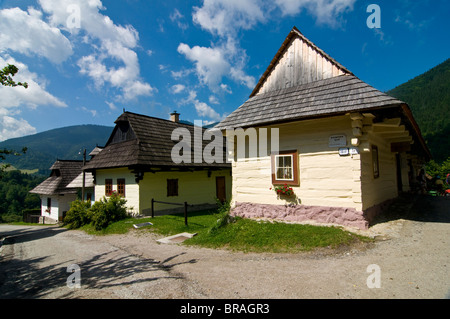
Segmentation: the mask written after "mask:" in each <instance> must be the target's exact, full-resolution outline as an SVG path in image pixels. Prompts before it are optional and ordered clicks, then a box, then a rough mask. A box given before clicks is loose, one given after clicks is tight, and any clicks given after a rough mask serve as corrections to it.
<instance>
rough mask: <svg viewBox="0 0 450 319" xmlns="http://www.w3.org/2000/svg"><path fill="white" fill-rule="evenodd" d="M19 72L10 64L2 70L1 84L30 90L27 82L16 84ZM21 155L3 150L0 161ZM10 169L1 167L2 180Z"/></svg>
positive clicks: (5, 165)
mask: <svg viewBox="0 0 450 319" xmlns="http://www.w3.org/2000/svg"><path fill="white" fill-rule="evenodd" d="M17 72H19V69H18V68H17V67H16V66H15V65H12V64H8V65H7V66H5V67H4V68H3V69H2V70H0V84H1V85H3V86H12V87H15V86H23V87H24V88H28V83H27V82H23V83H22V82H17V83H16V82H15V81H14V80H13V79H12V77H13V76H14V75H16V73H17ZM26 151H27V148H26V147H24V148H22V153H25V152H26ZM10 154H13V155H16V156H17V155H20V154H19V153H18V152H16V151H14V150H9V149H6V148H4V149H2V150H0V161H4V160H5V159H6V155H10ZM8 167H9V164H4V165H2V166H0V178H1V173H3V171H4V170H5V169H6V168H8Z"/></svg>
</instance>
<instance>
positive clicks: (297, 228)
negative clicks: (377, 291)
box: [81, 211, 370, 253]
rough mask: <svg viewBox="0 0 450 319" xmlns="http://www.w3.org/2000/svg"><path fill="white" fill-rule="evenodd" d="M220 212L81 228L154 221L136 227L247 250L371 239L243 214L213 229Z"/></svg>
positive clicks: (120, 229)
mask: <svg viewBox="0 0 450 319" xmlns="http://www.w3.org/2000/svg"><path fill="white" fill-rule="evenodd" d="M221 216H222V215H220V214H218V213H217V212H211V211H202V212H197V213H191V214H190V215H189V219H188V226H185V225H184V216H183V214H177V215H165V216H158V217H155V218H153V219H152V218H144V219H135V218H129V219H125V220H122V221H119V222H116V223H114V224H112V225H110V226H108V227H107V228H106V229H105V230H102V231H95V230H94V229H93V227H92V226H89V225H88V226H83V227H82V228H81V229H82V230H84V231H86V232H88V233H90V234H94V235H108V234H124V233H127V232H128V231H129V230H130V229H133V230H134V228H133V224H139V223H144V222H151V223H153V226H147V227H144V228H141V229H138V230H134V231H138V232H141V233H146V232H152V233H157V234H160V235H162V236H170V235H174V234H178V233H182V232H189V233H197V236H195V237H193V238H191V239H188V240H186V241H185V242H184V244H185V245H193V246H200V247H208V248H215V249H219V248H226V249H230V250H233V251H244V252H274V253H286V252H287V253H292V252H300V251H310V250H313V249H315V248H319V247H330V248H337V247H340V246H348V245H352V244H356V243H360V242H367V241H370V239H369V238H366V237H362V236H358V235H355V234H353V233H350V232H347V231H344V230H342V229H340V228H337V227H320V226H312V225H300V224H286V223H277V222H274V223H271V222H258V221H255V220H250V219H244V218H237V219H236V220H235V222H233V223H230V224H227V225H225V226H223V227H219V228H217V229H215V230H214V231H211V229H212V228H213V226H214V225H216V224H217V220H218V219H219V218H220V217H221Z"/></svg>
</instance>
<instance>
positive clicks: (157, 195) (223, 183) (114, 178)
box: [84, 112, 231, 215]
mask: <svg viewBox="0 0 450 319" xmlns="http://www.w3.org/2000/svg"><path fill="white" fill-rule="evenodd" d="M115 124H116V126H115V128H114V130H113V132H112V133H111V136H110V138H109V140H108V142H107V143H106V146H105V148H104V149H103V150H102V151H101V152H100V153H98V154H97V155H96V156H95V157H94V158H93V159H92V160H90V161H89V163H88V164H87V165H86V166H85V167H84V170H85V171H86V172H90V173H92V175H93V176H94V181H95V198H97V199H99V198H102V197H103V196H107V197H108V196H109V195H110V194H111V192H113V191H116V192H117V193H118V194H119V195H121V196H123V197H125V198H126V200H127V205H128V209H129V210H130V212H132V213H133V214H135V215H138V214H139V215H145V214H147V215H149V214H150V211H151V207H152V199H154V200H155V201H162V202H168V203H176V204H182V203H184V202H187V203H188V204H189V205H194V207H190V210H191V211H192V210H199V209H203V208H210V207H213V206H215V205H216V199H220V200H222V201H224V200H229V199H230V197H231V165H230V164H229V163H226V160H224V161H223V162H222V163H212V164H208V163H206V162H205V161H204V160H202V161H200V162H199V163H196V162H195V160H192V161H187V162H181V163H178V164H177V163H175V162H174V161H173V159H172V149H173V148H174V146H175V145H176V144H177V141H173V140H172V133H173V132H174V130H176V129H182V130H184V131H185V132H189V134H191V135H192V137H194V135H195V128H194V126H193V125H188V124H183V123H181V122H180V120H179V114H178V113H176V112H174V113H172V118H171V120H163V119H159V118H154V117H150V116H146V115H141V114H136V113H132V112H124V113H123V114H122V115H120V116H119V118H118V119H117V120H116V121H115ZM203 131H204V130H203V129H200V132H201V134H203V133H202V132H203ZM202 145H203V146H204V145H205V143H202ZM189 147H191V146H189ZM201 151H202V150H200V152H201ZM192 153H193V154H192V159H194V149H193V152H192ZM197 162H198V161H197ZM178 209H179V206H174V205H168V204H163V203H155V204H154V210H155V211H156V212H158V213H167V212H176V211H178Z"/></svg>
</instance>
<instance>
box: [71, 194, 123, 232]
mask: <svg viewBox="0 0 450 319" xmlns="http://www.w3.org/2000/svg"><path fill="white" fill-rule="evenodd" d="M126 202H127V201H126V199H124V198H122V197H120V196H119V195H117V193H115V192H113V193H112V194H111V196H110V197H109V198H106V197H103V198H102V199H101V200H100V201H97V202H95V203H94V204H93V205H92V207H91V205H90V202H86V201H81V200H76V201H74V202H72V204H71V207H70V210H69V211H68V212H67V215H66V217H65V218H64V224H65V225H66V226H68V228H69V229H76V228H80V227H81V226H84V225H88V224H92V225H93V226H94V228H95V230H102V229H105V228H106V227H108V226H109V225H110V224H112V223H114V222H116V221H119V220H121V219H125V218H127V217H128V214H127V210H126V206H125V205H126Z"/></svg>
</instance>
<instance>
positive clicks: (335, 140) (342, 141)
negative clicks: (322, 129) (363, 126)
mask: <svg viewBox="0 0 450 319" xmlns="http://www.w3.org/2000/svg"><path fill="white" fill-rule="evenodd" d="M345 146H347V136H345V135H344V134H339V135H331V136H330V139H329V140H328V147H345Z"/></svg>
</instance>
